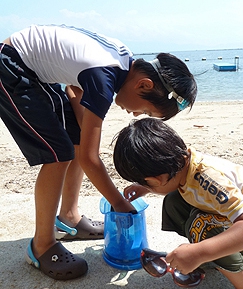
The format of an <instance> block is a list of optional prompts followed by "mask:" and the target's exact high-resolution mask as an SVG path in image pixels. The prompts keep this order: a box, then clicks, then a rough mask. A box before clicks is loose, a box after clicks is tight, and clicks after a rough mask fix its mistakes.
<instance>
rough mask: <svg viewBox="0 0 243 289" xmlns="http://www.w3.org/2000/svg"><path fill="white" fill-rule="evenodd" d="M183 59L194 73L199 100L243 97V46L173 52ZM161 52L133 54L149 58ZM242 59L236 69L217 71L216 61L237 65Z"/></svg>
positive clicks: (237, 98)
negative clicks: (238, 47)
mask: <svg viewBox="0 0 243 289" xmlns="http://www.w3.org/2000/svg"><path fill="white" fill-rule="evenodd" d="M170 53H171V54H173V55H175V56H177V57H178V58H179V59H181V60H182V61H183V62H184V63H185V64H186V65H187V66H188V68H189V70H190V71H191V73H192V74H193V75H194V77H195V79H196V82H197V86H198V95H197V101H228V100H229V101H232V100H234V101H235V100H243V49H224V50H195V51H174V52H173V51H171V52H170ZM157 54H158V53H148V54H145V53H144V54H134V58H135V59H137V58H144V59H145V60H147V61H149V60H152V59H154V58H155V57H156V55H157ZM235 57H238V58H239V66H238V70H237V71H232V72H229V71H216V70H215V69H214V68H213V64H214V63H220V62H223V63H225V62H226V63H230V64H235V61H236V60H235Z"/></svg>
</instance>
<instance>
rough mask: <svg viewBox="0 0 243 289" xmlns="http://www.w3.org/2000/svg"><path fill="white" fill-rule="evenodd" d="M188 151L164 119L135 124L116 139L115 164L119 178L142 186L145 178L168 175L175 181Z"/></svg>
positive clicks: (130, 125) (144, 120)
mask: <svg viewBox="0 0 243 289" xmlns="http://www.w3.org/2000/svg"><path fill="white" fill-rule="evenodd" d="M188 155H189V154H188V152H187V147H186V145H185V143H184V141H183V140H182V139H181V137H180V136H179V135H178V134H177V133H176V132H175V131H174V130H173V129H172V128H171V127H169V126H168V125H166V124H165V123H164V122H163V121H162V120H161V119H156V118H143V119H140V120H137V121H132V122H131V123H130V124H129V125H128V126H127V127H125V128H123V129H122V130H121V131H120V133H119V134H118V136H117V137H116V144H115V148H114V154H113V160H114V164H115V168H116V170H117V172H118V173H119V175H120V176H121V177H122V178H124V179H126V180H128V181H130V182H136V183H139V184H140V185H143V186H144V185H145V186H146V185H147V182H146V180H145V178H146V177H156V176H159V175H161V174H169V177H168V180H169V179H171V178H173V177H174V176H175V175H176V173H177V172H179V171H180V170H181V169H182V168H183V167H184V166H185V162H186V160H185V157H186V156H188Z"/></svg>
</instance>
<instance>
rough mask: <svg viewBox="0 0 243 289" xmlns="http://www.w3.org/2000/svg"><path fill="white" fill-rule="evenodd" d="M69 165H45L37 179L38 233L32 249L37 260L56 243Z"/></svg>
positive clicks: (67, 163) (63, 163) (66, 163)
mask: <svg viewBox="0 0 243 289" xmlns="http://www.w3.org/2000/svg"><path fill="white" fill-rule="evenodd" d="M69 163H70V162H59V163H51V164H44V165H43V166H42V168H41V170H40V172H39V175H38V177H37V180H36V185H35V205H36V232H35V236H34V240H33V248H32V249H33V253H34V255H35V257H36V258H38V257H40V256H41V255H42V254H43V253H45V252H46V251H47V250H48V249H49V248H50V247H52V246H53V245H54V244H55V243H56V240H55V236H54V222H55V216H56V211H57V207H58V203H59V200H60V196H61V192H62V188H63V180H64V178H65V174H66V171H67V168H68V165H69Z"/></svg>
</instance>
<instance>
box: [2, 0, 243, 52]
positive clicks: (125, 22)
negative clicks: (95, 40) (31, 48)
mask: <svg viewBox="0 0 243 289" xmlns="http://www.w3.org/2000/svg"><path fill="white" fill-rule="evenodd" d="M242 14H243V1H242V0H122V1H118V0H65V1H64V0H41V1H40V0H34V1H33V0H21V1H17V0H7V1H5V3H4V5H1V9H0V41H3V40H4V39H5V38H7V37H9V36H10V35H11V33H13V32H15V31H18V30H21V29H23V28H25V27H28V26H29V25H31V24H65V25H68V26H76V27H83V28H85V29H89V30H92V31H93V32H97V33H101V34H104V35H107V36H110V37H114V38H118V39H119V40H121V41H122V42H123V43H124V44H126V45H127V46H128V47H129V48H130V50H131V51H132V52H133V53H135V54H139V53H157V52H173V51H187V50H208V49H235V48H243V15H242Z"/></svg>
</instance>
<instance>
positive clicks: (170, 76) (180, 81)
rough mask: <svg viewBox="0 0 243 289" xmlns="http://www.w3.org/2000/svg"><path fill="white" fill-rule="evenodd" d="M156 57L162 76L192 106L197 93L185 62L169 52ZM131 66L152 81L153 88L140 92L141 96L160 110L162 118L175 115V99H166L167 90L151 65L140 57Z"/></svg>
mask: <svg viewBox="0 0 243 289" xmlns="http://www.w3.org/2000/svg"><path fill="white" fill-rule="evenodd" d="M157 58H158V59H159V62H160V65H161V71H160V73H161V75H162V77H163V78H164V79H165V80H166V82H167V83H168V84H169V85H170V86H171V87H172V88H173V90H174V91H175V92H176V93H177V94H178V95H179V96H181V97H183V98H184V99H185V100H187V101H188V102H189V105H188V106H189V107H192V106H193V104H194V102H195V99H196V95H197V84H196V81H195V79H194V77H193V75H192V74H191V72H190V71H189V69H188V67H187V66H186V64H185V63H184V62H183V61H181V60H180V59H178V58H177V57H176V56H174V55H172V54H169V53H160V54H158V55H157ZM133 68H134V70H136V71H139V72H142V73H144V74H146V75H147V76H148V77H149V78H150V79H151V80H152V81H153V82H154V88H153V90H152V91H150V92H148V93H144V94H142V95H141V97H142V98H143V99H146V100H148V101H149V102H151V103H152V104H153V105H154V106H155V107H156V108H157V109H159V110H160V112H161V114H162V115H163V118H162V119H163V120H168V119H170V118H171V117H173V116H175V115H176V114H177V113H178V112H179V109H178V106H177V101H176V99H174V98H172V99H168V94H169V92H168V91H167V89H166V88H165V87H164V85H163V84H162V82H161V80H160V78H159V76H158V74H157V72H156V71H155V70H154V68H153V66H152V65H151V64H150V63H149V62H147V61H145V60H144V59H142V58H140V59H137V60H135V62H134V64H133Z"/></svg>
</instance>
